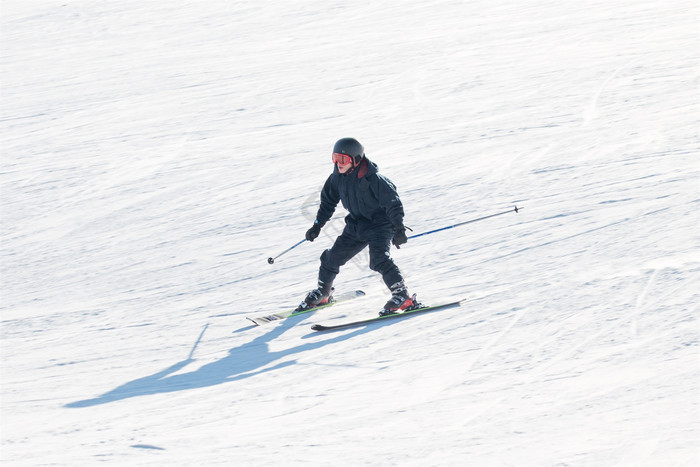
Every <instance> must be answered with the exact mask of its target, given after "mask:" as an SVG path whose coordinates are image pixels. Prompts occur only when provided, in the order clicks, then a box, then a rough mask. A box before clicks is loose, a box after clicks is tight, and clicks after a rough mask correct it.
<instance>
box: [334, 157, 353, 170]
mask: <svg viewBox="0 0 700 467" xmlns="http://www.w3.org/2000/svg"><path fill="white" fill-rule="evenodd" d="M333 163H334V164H335V165H337V166H338V172H340V173H341V174H344V173H346V172H347V171H349V170H350V169H351V168H352V167H353V161H352V157H350V156H348V155H346V154H339V153H337V152H334V153H333Z"/></svg>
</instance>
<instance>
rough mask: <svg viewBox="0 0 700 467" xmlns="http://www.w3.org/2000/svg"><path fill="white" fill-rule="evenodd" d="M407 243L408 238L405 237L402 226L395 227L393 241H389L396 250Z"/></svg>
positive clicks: (404, 230) (404, 229)
mask: <svg viewBox="0 0 700 467" xmlns="http://www.w3.org/2000/svg"><path fill="white" fill-rule="evenodd" d="M407 241H408V237H406V227H404V226H403V225H397V226H396V227H394V239H393V240H392V241H391V243H393V244H394V245H396V248H401V245H403V244H404V243H406V242H407Z"/></svg>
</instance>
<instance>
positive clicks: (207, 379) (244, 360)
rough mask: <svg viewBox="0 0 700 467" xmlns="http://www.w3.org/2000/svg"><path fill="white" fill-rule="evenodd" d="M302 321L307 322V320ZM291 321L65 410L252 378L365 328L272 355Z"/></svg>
mask: <svg viewBox="0 0 700 467" xmlns="http://www.w3.org/2000/svg"><path fill="white" fill-rule="evenodd" d="M303 319H306V317H305V318H303ZM292 321H294V320H292V319H290V320H285V321H284V322H282V323H280V324H279V325H276V326H275V325H273V326H271V330H270V332H268V333H265V334H262V335H260V336H259V337H257V338H255V339H253V340H252V341H251V342H248V343H247V344H243V345H241V346H240V347H236V348H233V349H231V350H229V354H228V356H226V357H224V358H222V359H221V360H217V361H215V362H212V363H208V364H206V365H204V366H202V367H201V368H199V369H197V370H194V371H190V372H188V373H180V374H177V375H173V373H176V372H178V371H179V370H181V369H183V368H184V367H186V366H187V365H189V364H190V363H192V362H194V361H195V359H192V358H191V354H190V357H188V358H187V359H185V360H183V361H181V362H177V363H175V364H174V365H172V366H170V367H168V368H166V369H164V370H162V371H159V372H158V373H154V374H152V375H149V376H145V377H143V378H139V379H135V380H133V381H129V382H128V383H125V384H123V385H121V386H119V387H117V388H115V389H112V390H111V391H109V392H106V393H104V394H102V395H101V396H98V397H95V398H93V399H85V400H81V401H76V402H71V403H68V404H66V405H65V407H67V408H79V407H92V406H96V405H100V404H107V403H109V402H116V401H120V400H124V399H129V398H132V397H138V396H146V395H152V394H164V393H169V392H177V391H186V390H188V389H196V388H203V387H209V386H215V385H217V384H223V383H227V382H230V381H238V380H242V379H246V378H250V377H252V376H256V375H260V374H263V373H267V372H269V371H275V370H279V369H280V368H284V367H287V366H290V365H294V364H296V360H285V361H282V362H279V363H278V364H277V365H273V366H270V367H267V366H268V365H270V364H272V363H274V362H276V361H278V360H282V359H284V358H285V357H289V356H291V355H294V354H297V353H300V352H305V351H308V350H314V349H318V348H320V347H323V346H325V345H328V344H334V343H337V342H341V341H344V340H346V339H350V338H352V337H354V336H356V335H357V334H360V333H362V332H364V331H365V330H364V329H359V330H357V331H354V332H351V333H349V334H343V335H340V336H338V337H335V338H332V339H327V340H321V341H317V342H309V343H306V344H302V345H298V346H297V347H293V348H291V349H287V350H282V351H279V352H271V351H270V349H269V346H268V342H271V341H272V340H274V339H275V338H277V337H279V336H281V335H282V334H284V332H285V331H287V330H288V329H289V328H290V327H292V326H298V325H300V324H301V323H300V322H299V321H296V322H292ZM200 337H201V336H200ZM195 346H196V344H195ZM193 350H194V349H193ZM171 375H172V376H171Z"/></svg>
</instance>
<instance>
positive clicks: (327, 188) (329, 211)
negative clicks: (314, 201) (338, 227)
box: [316, 175, 340, 227]
mask: <svg viewBox="0 0 700 467" xmlns="http://www.w3.org/2000/svg"><path fill="white" fill-rule="evenodd" d="M333 182H334V180H333V175H331V176H330V177H328V179H327V180H326V183H324V184H323V189H322V190H321V206H320V207H319V208H318V212H317V213H316V220H317V221H318V223H319V224H320V225H321V227H323V226H324V225H325V224H326V222H328V221H329V220H330V218H331V216H333V213H334V212H335V207H336V206H337V205H338V202H339V201H340V194H339V193H338V187H337V186H336V184H335V183H333Z"/></svg>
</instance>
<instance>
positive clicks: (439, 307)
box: [311, 299, 465, 331]
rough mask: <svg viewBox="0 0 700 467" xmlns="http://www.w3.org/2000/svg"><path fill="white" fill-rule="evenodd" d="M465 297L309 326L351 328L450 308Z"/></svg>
mask: <svg viewBox="0 0 700 467" xmlns="http://www.w3.org/2000/svg"><path fill="white" fill-rule="evenodd" d="M464 301H465V299H462V300H459V301H456V302H451V303H445V304H443V305H434V306H424V307H421V308H416V309H413V310H409V311H404V312H402V313H396V314H394V315H387V316H376V317H374V318H369V319H363V320H360V321H352V322H349V323H342V324H335V325H324V324H314V325H312V326H311V329H313V330H314V331H336V330H338V329H347V328H352V327H356V326H364V325H366V324H372V323H376V322H378V321H385V320H388V319H396V318H408V317H409V316H414V315H417V314H420V313H425V312H427V311H436V310H444V309H445V308H452V307H456V306H460V305H461V304H462V302H464Z"/></svg>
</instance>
